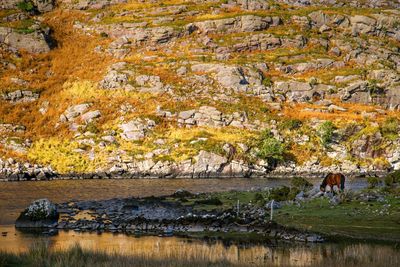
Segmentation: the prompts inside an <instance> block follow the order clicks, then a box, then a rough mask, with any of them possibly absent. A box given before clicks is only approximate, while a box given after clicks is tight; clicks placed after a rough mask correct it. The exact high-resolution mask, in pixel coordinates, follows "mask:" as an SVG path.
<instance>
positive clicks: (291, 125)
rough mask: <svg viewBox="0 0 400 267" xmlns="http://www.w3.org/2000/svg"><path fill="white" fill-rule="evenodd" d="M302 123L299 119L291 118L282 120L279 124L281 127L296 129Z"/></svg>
mask: <svg viewBox="0 0 400 267" xmlns="http://www.w3.org/2000/svg"><path fill="white" fill-rule="evenodd" d="M302 125H303V123H302V122H301V120H298V119H291V120H286V121H283V122H282V124H281V128H282V129H288V130H296V129H299V128H300V127H301V126H302Z"/></svg>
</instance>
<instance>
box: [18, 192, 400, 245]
mask: <svg viewBox="0 0 400 267" xmlns="http://www.w3.org/2000/svg"><path fill="white" fill-rule="evenodd" d="M282 190H283V191H282ZM284 191H285V187H280V188H275V189H273V190H272V191H269V190H253V191H229V192H215V193H199V194H192V193H190V192H188V191H185V190H178V191H176V192H175V193H174V194H172V195H164V196H160V197H154V196H151V197H138V198H135V197H128V198H113V199H107V200H96V201H94V200H87V201H68V202H65V203H60V204H56V207H57V210H58V211H59V215H57V217H54V218H53V219H51V218H50V219H46V220H42V221H31V220H30V219H29V217H27V214H26V213H25V212H26V211H27V210H25V212H22V213H21V215H20V217H19V218H18V219H17V221H16V227H17V228H18V229H26V228H28V229H29V228H33V227H36V228H47V232H49V233H56V232H57V231H58V230H73V231H76V232H94V233H103V232H106V233H107V232H110V233H127V234H133V235H143V234H144V235H148V234H150V235H165V236H176V235H178V236H182V235H184V236H185V235H186V236H190V235H195V236H200V237H201V236H204V237H205V236H207V235H210V234H211V235H215V236H230V235H232V234H233V235H236V234H238V233H240V234H248V235H252V234H256V235H259V236H262V237H263V238H265V240H287V241H296V242H297V241H298V242H305V243H315V242H323V241H325V240H326V241H334V240H337V239H339V240H370V241H374V242H392V243H398V242H399V241H400V232H399V231H397V230H396V228H395V227H396V223H395V221H396V218H398V217H399V212H400V211H399V210H398V208H397V206H398V204H399V203H400V202H399V199H398V198H397V197H396V195H395V194H393V193H385V192H384V191H381V190H374V191H357V192H356V191H351V192H350V195H347V196H346V194H345V196H344V197H345V198H348V200H345V199H344V200H343V199H341V198H340V197H339V196H335V195H332V194H330V195H329V194H325V195H321V194H319V193H318V192H319V190H317V189H315V188H313V189H311V190H309V191H307V192H305V191H300V193H298V192H299V191H298V190H297V189H295V191H294V192H297V193H294V194H295V195H293V196H292V197H291V196H290V195H291V193H290V192H287V193H286V194H288V195H287V196H286V197H285V200H284V199H279V200H277V201H276V202H275V203H274V202H271V199H278V198H279V197H280V196H282V195H281V194H282V193H283V192H284ZM290 191H292V189H290ZM317 191H318V192H317ZM296 194H297V195H296ZM294 196H296V197H294ZM264 197H267V198H264ZM268 201H269V202H268ZM365 201H366V202H369V204H368V205H366V204H365ZM239 204H240V205H239ZM49 205H52V204H49ZM271 205H273V206H274V212H273V219H272V220H271V219H270V215H271V213H270V211H271V208H270V206H271ZM375 210H376V211H375ZM378 211H379V213H377V212H378ZM382 214H384V215H385V216H384V217H385V218H382V216H381V215H382ZM271 217H272V216H271ZM388 222H391V223H390V224H388Z"/></svg>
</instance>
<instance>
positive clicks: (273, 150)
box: [257, 130, 285, 165]
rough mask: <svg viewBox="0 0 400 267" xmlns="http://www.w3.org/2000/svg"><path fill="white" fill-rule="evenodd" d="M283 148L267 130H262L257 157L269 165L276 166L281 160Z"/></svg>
mask: <svg viewBox="0 0 400 267" xmlns="http://www.w3.org/2000/svg"><path fill="white" fill-rule="evenodd" d="M284 152H285V146H284V144H282V142H281V141H279V140H278V139H276V138H275V137H274V136H273V135H272V133H271V132H270V131H269V130H264V131H263V132H262V133H261V135H260V145H259V152H258V154H257V156H258V157H260V158H262V159H265V160H267V161H268V163H269V164H272V165H276V163H277V162H279V161H281V160H283V154H284Z"/></svg>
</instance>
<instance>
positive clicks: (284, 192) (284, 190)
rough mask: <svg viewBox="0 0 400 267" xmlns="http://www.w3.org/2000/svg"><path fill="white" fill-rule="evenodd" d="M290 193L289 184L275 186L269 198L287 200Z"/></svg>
mask: <svg viewBox="0 0 400 267" xmlns="http://www.w3.org/2000/svg"><path fill="white" fill-rule="evenodd" d="M289 193H290V188H289V187H287V186H282V187H277V188H273V189H272V190H271V193H270V194H269V199H270V200H272V199H273V200H275V201H285V200H287V199H288V196H289Z"/></svg>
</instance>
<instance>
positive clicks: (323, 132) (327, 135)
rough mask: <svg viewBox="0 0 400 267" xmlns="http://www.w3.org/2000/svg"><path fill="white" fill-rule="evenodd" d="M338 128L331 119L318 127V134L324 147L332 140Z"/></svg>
mask: <svg viewBox="0 0 400 267" xmlns="http://www.w3.org/2000/svg"><path fill="white" fill-rule="evenodd" d="M335 129H336V127H335V125H334V124H333V123H332V122H331V121H325V122H324V123H322V124H321V125H320V126H319V128H318V136H319V137H320V139H321V143H322V145H323V146H324V147H328V146H329V143H331V142H332V138H333V132H334V130H335Z"/></svg>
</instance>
